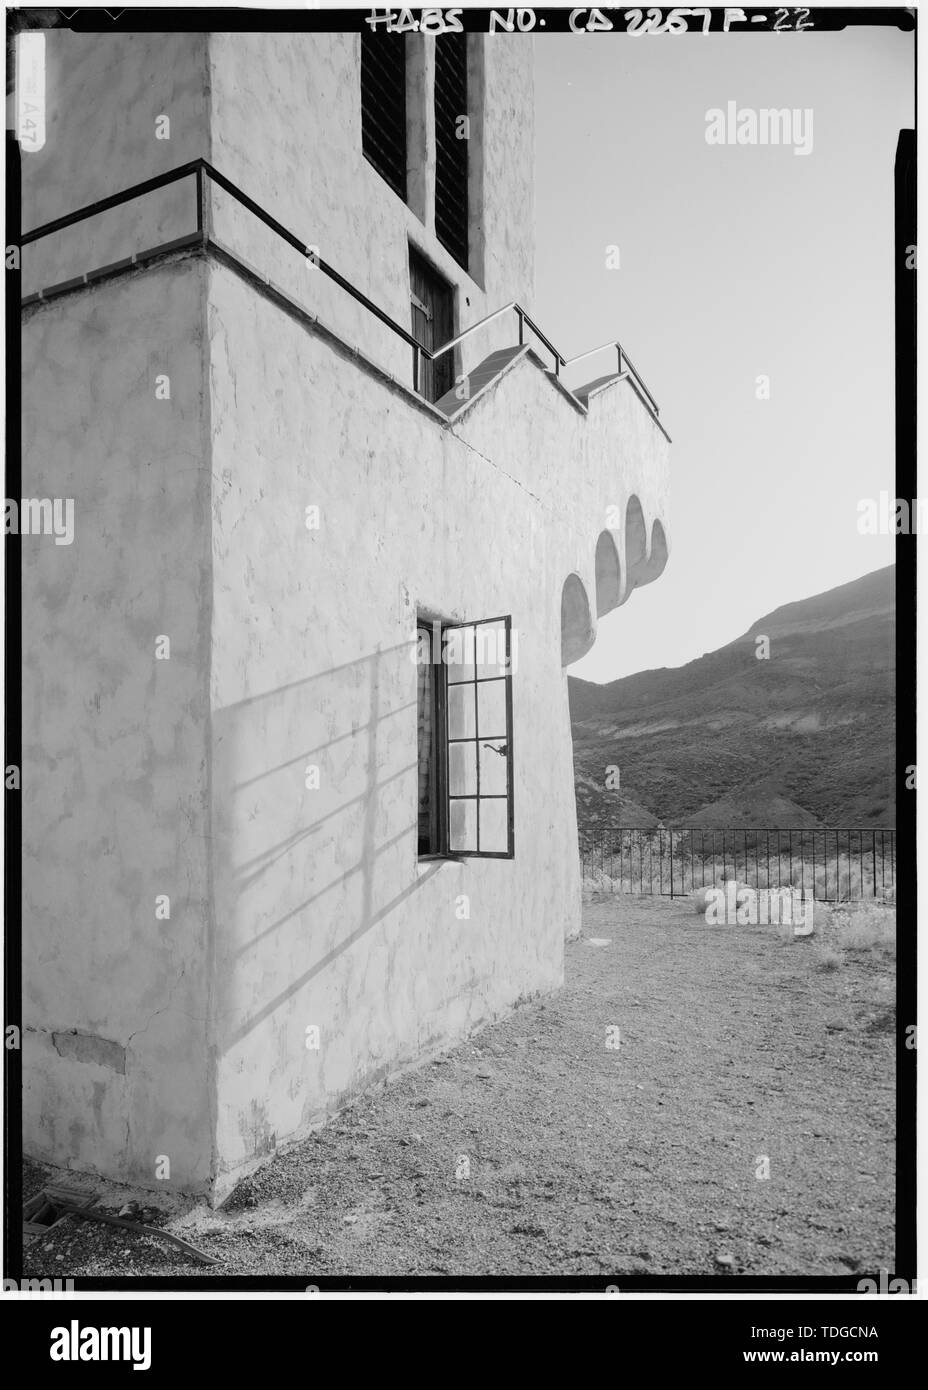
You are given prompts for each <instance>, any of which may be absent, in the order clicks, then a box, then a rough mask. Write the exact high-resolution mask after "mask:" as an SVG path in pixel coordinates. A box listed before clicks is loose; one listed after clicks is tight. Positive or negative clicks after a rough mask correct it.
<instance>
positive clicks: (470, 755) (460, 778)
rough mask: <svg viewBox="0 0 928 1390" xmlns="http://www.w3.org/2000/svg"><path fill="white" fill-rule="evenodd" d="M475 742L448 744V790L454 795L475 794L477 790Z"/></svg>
mask: <svg viewBox="0 0 928 1390" xmlns="http://www.w3.org/2000/svg"><path fill="white" fill-rule="evenodd" d="M476 747H477V745H476V744H475V743H449V744H448V791H449V792H450V794H451V795H452V796H473V795H474V793H475V792H476V790H477V756H476V752H475V750H476Z"/></svg>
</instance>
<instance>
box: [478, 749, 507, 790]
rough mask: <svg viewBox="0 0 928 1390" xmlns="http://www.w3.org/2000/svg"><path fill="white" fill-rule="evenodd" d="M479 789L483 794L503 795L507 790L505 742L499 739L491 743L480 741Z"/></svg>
mask: <svg viewBox="0 0 928 1390" xmlns="http://www.w3.org/2000/svg"><path fill="white" fill-rule="evenodd" d="M479 748H480V791H481V794H482V795H484V796H505V795H506V792H507V790H508V768H509V763H508V759H507V757H506V744H505V743H504V742H503V741H502V740H501V739H496V740H494V742H492V743H484V742H483V740H481V741H480V744H479Z"/></svg>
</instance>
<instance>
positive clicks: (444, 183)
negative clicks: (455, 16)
mask: <svg viewBox="0 0 928 1390" xmlns="http://www.w3.org/2000/svg"><path fill="white" fill-rule="evenodd" d="M469 135H470V118H469V116H468V111H467V35H466V34H442V35H441V36H440V37H439V38H436V40H435V232H436V234H437V236H438V240H439V241H440V242H441V244H442V246H444V247H445V249H446V250H448V251H450V252H451V254H452V256H453V257H454V259H455V260H456V261H457V262H458V264H459V265H462V266H463V267H464V269H465V270H466V269H467V263H468V244H467V221H468V201H467V180H468V158H467V152H468V137H469Z"/></svg>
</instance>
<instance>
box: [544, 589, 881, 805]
mask: <svg viewBox="0 0 928 1390" xmlns="http://www.w3.org/2000/svg"><path fill="white" fill-rule="evenodd" d="M894 614H895V568H894V567H893V566H891V565H890V566H888V567H887V568H886V569H882V570H877V571H875V572H874V573H873V574H868V575H864V577H863V578H862V579H856V580H853V581H852V582H851V583H850V584H842V585H840V586H839V587H838V588H836V589H829V590H828V591H827V592H826V593H823V594H816V595H814V596H813V597H812V598H808V599H802V600H801V601H800V602H798V603H789V604H786V605H785V606H784V607H782V608H777V609H775V610H774V612H772V613H768V614H766V615H765V616H764V617H762V618H759V619H758V620H757V622H755V623H753V624H752V626H751V628H750V630H749V631H748V632H746V633H744V634H743V635H742V636H741V637H738V638H737V639H736V640H735V641H733V642H729V643H728V645H727V646H724V647H720V648H719V650H718V651H714V652H710V653H708V654H707V655H706V656H702V657H699V658H698V659H697V660H696V661H691V662H689V663H688V664H687V665H685V666H681V667H676V668H667V667H664V668H662V669H660V670H656V671H642V672H639V673H638V674H637V675H634V676H627V677H625V678H624V679H622V680H617V681H612V682H610V683H609V684H608V685H595V684H593V683H591V682H589V681H582V680H576V679H574V678H573V677H571V678H570V682H569V684H570V711H571V723H572V728H573V739H574V769H575V775H576V786H577V814H578V820H579V823H580V828H581V830H583V829H590V828H593V827H595V826H600V825H640V826H653V825H656V824H657V823H658V821H662V822H663V824H664V825H705V826H729V825H732V826H735V825H737V826H740V825H756V826H771V827H773V826H805V825H808V826H813V825H828V826H891V825H894V824H895V819H896V814H895V780H894V779H895V754H894V739H895V710H894V683H895V621H894ZM762 634H763V635H765V636H767V637H768V638H769V639H770V659H769V660H758V659H757V657H756V656H755V650H756V646H755V637H758V636H760V635H762ZM609 766H616V767H618V768H619V779H620V788H619V789H618V790H608V789H607V788H606V786H605V781H606V769H607V768H608V767H609Z"/></svg>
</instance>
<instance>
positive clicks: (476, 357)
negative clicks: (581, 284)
mask: <svg viewBox="0 0 928 1390" xmlns="http://www.w3.org/2000/svg"><path fill="white" fill-rule="evenodd" d="M411 42H413V43H415V44H418V45H423V46H424V47H425V48H426V49H427V48H428V47H429V45H432V46H434V40H429V39H426V38H422V37H420V36H418V35H415V36H413V38H412V40H411ZM471 44H472V49H473V54H472V59H473V62H474V63H475V64H476V65H477V66H478V68H479V67H482V71H483V87H484V90H485V97H484V99H483V103H482V112H481V113H478V112H476V111H475V113H474V116H475V119H474V121H473V123H472V124H473V131H474V136H473V138H474V141H475V147H474V149H472V150H471V159H472V161H473V160H477V161H478V163H479V165H480V167H481V168H482V179H483V223H484V240H485V243H486V252H485V256H484V258H483V259H484V263H485V264H484V276H485V278H484V283H483V284H482V285H481V284H478V283H477V282H476V281H475V280H474V279H472V278H471V276H470V275H468V274H467V272H465V271H464V270H463V269H462V268H461V267H460V266H459V265H458V264H457V262H456V261H455V260H454V259H453V257H451V256H450V255H449V254H448V252H447V251H446V250H445V249H444V248H443V247H442V246H441V244H440V243H439V241H438V240H437V238H436V236H435V234H434V228H433V226H432V225H431V223H432V221H433V219H432V217H431V214H429V219H428V225H426V224H424V223H423V222H422V221H421V220H420V219H419V217H417V215H416V213H415V212H414V211H413V210H412V209H411V208H410V207H408V206H407V205H406V204H405V203H404V202H403V200H402V199H401V198H399V197H398V196H397V194H396V193H394V192H393V190H392V189H391V188H390V187H389V185H388V184H387V183H386V182H385V181H384V180H383V179H382V178H381V177H380V175H379V174H378V173H377V171H376V170H375V169H374V168H373V166H372V165H371V164H370V163H369V162H368V161H367V160H366V159H365V157H364V155H363V152H362V147H361V89H360V53H361V40H360V35H358V34H221V33H220V34H211V35H210V39H209V58H210V89H211V97H212V122H211V127H212V146H211V148H212V155H211V158H212V162H213V163H214V164H215V166H216V167H217V168H218V169H219V170H220V171H221V172H222V173H223V174H225V175H226V176H227V177H228V178H230V179H232V181H233V182H234V183H236V184H238V186H239V187H240V188H242V190H243V191H244V192H245V193H247V194H248V195H249V196H250V197H251V198H253V199H254V200H255V201H256V202H257V203H259V204H260V205H261V206H262V207H264V208H265V209H266V210H267V211H268V212H270V213H271V215H272V216H274V217H276V218H277V219H278V220H279V221H280V222H282V223H283V224H284V226H286V227H288V228H289V229H290V230H292V231H293V232H294V233H296V235H298V236H299V237H300V238H301V239H302V240H303V241H305V242H306V243H308V244H309V245H315V246H318V248H319V255H320V256H321V257H322V259H323V260H325V261H327V262H328V263H330V264H331V265H333V266H334V267H335V269H336V270H338V271H339V273H340V274H342V275H344V276H345V277H346V279H348V280H350V281H351V282H352V283H353V284H354V285H356V286H357V288H358V289H360V290H361V291H362V292H363V293H364V294H366V295H367V296H368V297H369V298H370V299H372V300H373V301H374V302H375V303H376V304H377V305H378V306H379V307H381V308H382V309H384V310H385V311H386V312H387V313H388V314H390V316H391V317H392V318H393V319H394V320H395V321H396V322H398V323H399V324H401V325H402V326H403V327H404V328H407V329H408V328H409V325H410V309H409V250H408V247H409V244H410V243H411V244H413V245H414V246H416V247H417V248H418V249H419V250H420V251H421V252H423V254H425V255H426V257H427V259H429V260H431V261H432V262H433V264H434V265H435V267H436V268H437V269H438V270H439V271H440V272H441V274H442V275H443V276H444V277H445V278H446V279H447V280H449V281H450V282H451V283H452V284H453V285H454V286H456V287H457V288H458V291H459V293H458V305H457V312H458V318H459V323H458V325H457V327H458V328H460V329H463V328H465V327H467V326H468V325H469V324H471V323H475V322H476V321H477V320H478V319H480V318H482V317H483V316H484V315H485V314H487V313H489V312H491V311H493V310H495V309H498V308H500V307H501V306H502V305H503V304H506V303H508V302H509V301H510V300H518V301H520V302H521V303H522V304H523V305H524V307H526V308H527V309H529V311H531V307H532V305H531V301H532V295H533V283H534V216H533V204H532V198H533V193H532V189H533V175H534V164H533V161H534V143H533V141H534V129H533V118H532V112H533V77H532V53H531V44H530V42H528V41H522V40H520V41H518V42H506V41H505V40H500V39H499V38H498V37H496V38H494V37H490V36H487V35H474V36H473V37H472V39H471ZM477 99H478V84H477V83H476V82H472V83H471V100H472V101H473V102H474V103H476V102H477ZM478 114H479V115H480V119H479V120H478V119H477V116H478ZM481 126H482V130H481ZM256 129H260V130H261V132H262V138H261V139H260V140H256V139H254V137H253V132H254V131H255V130H256ZM478 140H479V143H480V148H479V150H478V149H477V147H476V142H477V141H478ZM413 157H414V156H413V152H412V150H411V152H410V158H411V159H412V158H413ZM433 172H434V171H433V170H431V169H430V170H428V171H427V172H426V177H427V178H429V177H432V175H433ZM429 206H430V204H429ZM474 210H475V211H476V209H474ZM212 222H213V229H214V233H215V235H216V237H217V239H218V240H219V241H220V243H222V244H224V245H226V246H227V247H228V248H229V249H230V250H232V251H234V252H235V253H236V254H237V255H239V256H241V257H242V258H243V259H244V260H245V261H247V262H249V263H250V264H252V265H254V266H255V267H256V268H257V269H259V270H260V271H261V272H262V273H263V274H265V275H269V276H270V277H271V279H272V280H274V281H275V282H276V283H277V284H279V285H280V286H281V288H283V289H285V290H286V291H287V292H288V293H289V294H291V295H293V296H294V298H296V299H297V301H298V302H299V303H300V304H301V305H303V306H304V307H306V308H307V309H309V310H310V311H311V312H313V313H316V314H318V315H319V316H320V317H321V318H322V319H323V320H324V321H325V322H326V323H327V324H329V325H330V326H331V327H332V328H333V329H335V330H336V331H337V332H339V333H340V334H341V335H342V336H343V337H345V338H346V339H347V341H348V342H349V343H351V344H352V345H355V346H357V347H359V348H360V349H361V351H362V352H364V353H365V354H366V355H367V356H369V357H372V358H373V359H374V360H375V361H377V362H379V363H381V364H382V365H383V366H384V367H385V368H386V369H387V370H389V371H391V372H392V373H394V374H395V375H397V376H398V377H400V378H401V379H402V380H404V381H410V383H411V349H410V348H409V347H408V346H407V345H405V344H402V343H401V342H400V341H399V340H397V338H396V337H395V336H394V335H393V334H391V333H390V331H389V330H388V329H387V328H385V327H384V326H383V325H381V324H379V323H378V322H377V320H376V319H374V318H373V317H372V316H371V315H370V314H368V313H367V311H366V310H364V309H363V308H362V307H361V306H359V305H357V304H356V303H355V302H354V301H353V300H351V299H350V297H349V296H347V295H346V294H345V293H344V292H343V291H342V290H340V289H339V288H338V287H336V286H334V285H333V284H332V282H331V281H329V280H327V279H326V278H325V277H324V276H323V275H321V274H319V273H318V272H314V271H313V270H312V269H311V268H310V267H309V266H308V265H307V264H306V263H305V262H304V261H303V260H302V259H301V257H300V255H299V253H298V252H296V251H295V250H293V249H292V248H291V247H289V246H287V245H286V244H285V243H283V242H281V241H280V240H279V239H278V238H277V237H275V235H274V234H273V233H272V232H271V231H270V230H269V229H267V228H265V227H263V226H262V224H261V223H260V222H259V221H258V219H256V218H255V217H254V216H253V215H252V214H251V213H249V212H247V211H246V210H244V209H243V208H241V207H240V206H239V205H237V204H235V203H234V202H232V201H231V200H230V199H229V197H228V195H226V194H225V193H223V192H222V191H221V190H218V189H216V190H214V193H213V199H212ZM513 329H514V321H513V320H512V319H511V318H510V319H508V321H507V322H506V323H505V324H499V325H496V326H494V327H491V328H488V329H487V330H486V331H484V332H482V333H481V334H480V335H479V336H478V337H477V338H475V340H474V342H473V343H472V344H470V345H469V346H468V348H467V349H466V351H465V353H464V356H463V359H460V360H459V362H458V367H459V369H460V370H470V368H471V367H472V366H474V365H476V363H477V362H478V361H481V360H483V358H484V357H486V356H487V355H488V354H489V353H490V352H491V351H492V350H493V349H494V348H496V347H498V346H500V345H501V344H502V343H503V342H511V341H512V338H513Z"/></svg>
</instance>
